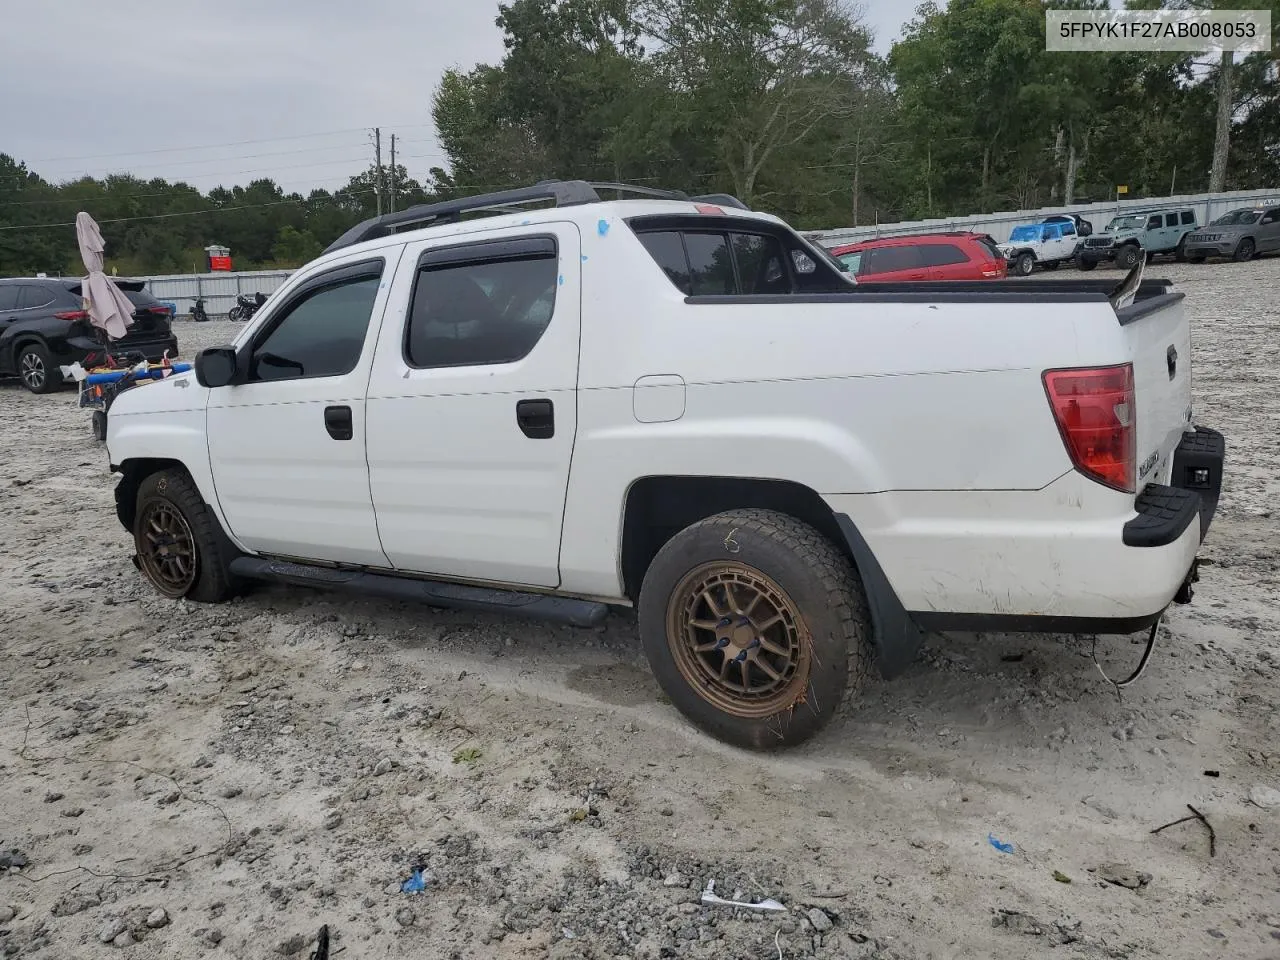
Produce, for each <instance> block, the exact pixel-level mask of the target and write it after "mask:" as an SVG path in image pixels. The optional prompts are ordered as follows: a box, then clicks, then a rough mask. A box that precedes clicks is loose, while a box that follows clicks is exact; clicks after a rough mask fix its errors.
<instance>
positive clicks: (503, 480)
mask: <svg viewBox="0 0 1280 960" xmlns="http://www.w3.org/2000/svg"><path fill="white" fill-rule="evenodd" d="M581 245H582V244H581V238H580V237H579V234H578V229H577V227H576V226H575V225H574V224H572V223H546V224H538V225H536V226H533V225H531V226H528V227H524V228H521V229H519V230H517V231H512V230H510V229H506V230H503V231H502V233H501V234H497V233H486V232H480V233H477V234H469V235H467V236H466V237H465V238H461V237H457V236H453V237H436V238H433V239H430V240H422V241H418V242H416V243H411V244H409V245H408V246H407V247H406V248H405V253H404V257H403V259H402V260H401V266H400V270H399V272H398V273H397V274H396V278H395V280H394V282H393V285H392V290H391V300H390V302H391V303H392V304H393V305H395V307H394V309H393V311H392V312H391V314H390V315H389V317H388V319H387V322H386V323H385V324H384V326H383V328H382V333H381V336H380V338H379V341H378V348H377V353H376V356H375V358H374V365H373V373H372V376H371V378H370V381H369V394H368V406H367V414H366V416H367V424H366V427H367V430H368V445H367V455H368V460H369V485H370V489H371V491H372V496H373V506H374V511H375V513H376V515H377V522H378V531H379V534H380V536H381V542H382V546H383V549H384V550H385V551H386V554H387V557H388V559H389V560H390V561H391V563H392V565H393V566H394V567H395V568H396V569H398V570H404V571H408V572H413V573H423V574H437V575H441V576H448V577H453V578H461V579H468V580H480V581H491V582H495V583H502V584H513V585H519V584H525V585H531V586H539V587H555V586H558V585H559V583H560V567H559V556H560V531H561V525H562V523H563V520H564V499H565V491H566V488H567V486H568V479H569V461H570V456H571V454H572V452H573V440H574V434H575V432H576V430H577V380H578V340H579V331H580V319H581V283H580V266H581Z"/></svg>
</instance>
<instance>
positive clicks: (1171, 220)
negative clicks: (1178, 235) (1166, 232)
mask: <svg viewBox="0 0 1280 960" xmlns="http://www.w3.org/2000/svg"><path fill="white" fill-rule="evenodd" d="M1164 225H1165V226H1166V227H1176V226H1177V225H1178V215H1177V214H1176V213H1166V214H1165V215H1164Z"/></svg>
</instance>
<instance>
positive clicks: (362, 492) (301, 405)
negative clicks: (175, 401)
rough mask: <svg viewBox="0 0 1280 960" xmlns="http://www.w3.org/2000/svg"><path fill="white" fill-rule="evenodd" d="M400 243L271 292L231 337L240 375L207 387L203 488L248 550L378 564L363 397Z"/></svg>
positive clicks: (383, 561) (381, 560)
mask: <svg viewBox="0 0 1280 960" xmlns="http://www.w3.org/2000/svg"><path fill="white" fill-rule="evenodd" d="M402 249H403V248H402V247H401V248H396V249H394V250H392V251H389V259H382V258H381V257H379V258H376V259H375V258H370V259H365V260H361V261H359V262H356V263H350V264H346V265H343V266H340V267H336V268H330V269H326V270H324V271H322V272H320V273H318V274H315V275H312V276H310V277H307V278H306V279H304V280H303V281H302V282H301V283H300V284H297V285H295V286H292V288H291V289H289V290H287V291H282V293H283V296H282V297H279V298H277V297H272V300H273V301H275V303H273V305H272V308H271V309H270V314H269V315H268V316H266V317H265V319H264V321H263V322H262V323H261V324H260V325H258V326H256V327H255V328H254V330H253V331H252V333H251V334H250V336H249V337H248V339H247V340H246V341H245V342H244V343H242V344H238V345H237V346H238V348H239V349H238V351H237V354H238V356H237V360H238V363H239V364H240V367H241V373H240V376H239V378H238V379H239V380H240V381H241V382H238V383H236V384H233V385H231V386H225V387H216V388H214V389H213V390H211V391H210V394H209V405H208V408H207V413H206V428H207V433H208V441H209V460H210V464H211V466H212V469H213V482H214V491H215V494H216V496H217V498H218V503H219V505H220V506H221V507H222V512H223V515H224V516H225V517H226V518H227V523H228V525H229V526H230V528H231V533H232V534H234V536H235V537H236V539H237V540H239V541H240V542H241V543H242V544H243V545H244V546H246V547H248V548H249V549H250V550H253V551H255V552H258V553H266V554H274V555H277V556H284V557H290V558H294V559H299V560H323V561H330V562H334V563H351V564H360V565H367V566H378V567H386V566H389V565H390V564H389V562H388V561H387V557H386V554H384V553H383V551H382V544H381V541H380V540H379V538H378V528H377V523H376V522H375V520H374V515H373V502H372V500H371V498H370V495H369V466H368V462H367V461H366V459H365V395H366V392H367V389H368V384H369V369H370V366H371V364H372V357H373V345H374V343H375V342H376V341H377V336H378V329H379V327H380V325H381V320H382V313H383V309H384V307H385V305H386V299H387V290H388V287H389V286H390V284H389V282H388V281H389V278H390V276H391V274H392V273H393V272H394V269H395V262H396V259H398V257H399V254H400V251H401V250H402ZM384 277H385V278H387V280H384Z"/></svg>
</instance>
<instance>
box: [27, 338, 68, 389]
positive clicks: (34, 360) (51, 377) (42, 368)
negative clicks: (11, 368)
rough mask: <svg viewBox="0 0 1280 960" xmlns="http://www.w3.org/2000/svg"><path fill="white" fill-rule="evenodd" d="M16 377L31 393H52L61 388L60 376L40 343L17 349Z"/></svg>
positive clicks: (46, 350) (47, 352)
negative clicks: (20, 379) (19, 378)
mask: <svg viewBox="0 0 1280 960" xmlns="http://www.w3.org/2000/svg"><path fill="white" fill-rule="evenodd" d="M17 360H18V364H17V366H18V376H19V377H21V378H22V385H23V386H24V387H26V388H27V389H28V390H30V391H31V392H32V393H53V391H55V390H57V389H58V388H59V387H60V386H62V374H61V373H60V372H59V371H58V369H57V367H55V366H54V363H53V358H52V357H51V356H49V351H48V349H46V348H45V346H44V344H42V343H28V344H26V345H25V346H23V347H19V348H18V358H17Z"/></svg>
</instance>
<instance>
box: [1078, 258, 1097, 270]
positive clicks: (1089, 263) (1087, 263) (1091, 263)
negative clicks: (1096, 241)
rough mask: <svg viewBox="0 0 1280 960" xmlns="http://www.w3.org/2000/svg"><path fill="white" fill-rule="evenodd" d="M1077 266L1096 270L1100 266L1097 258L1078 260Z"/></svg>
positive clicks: (1082, 268)
mask: <svg viewBox="0 0 1280 960" xmlns="http://www.w3.org/2000/svg"><path fill="white" fill-rule="evenodd" d="M1076 266H1077V267H1079V268H1080V269H1081V270H1094V269H1096V268H1097V266H1098V261H1097V260H1077V261H1076Z"/></svg>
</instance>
